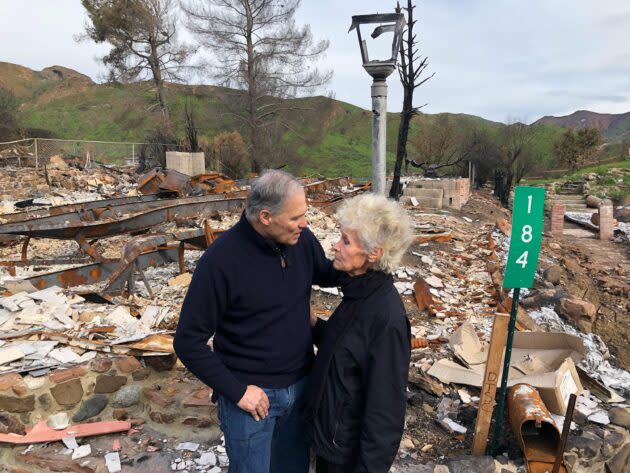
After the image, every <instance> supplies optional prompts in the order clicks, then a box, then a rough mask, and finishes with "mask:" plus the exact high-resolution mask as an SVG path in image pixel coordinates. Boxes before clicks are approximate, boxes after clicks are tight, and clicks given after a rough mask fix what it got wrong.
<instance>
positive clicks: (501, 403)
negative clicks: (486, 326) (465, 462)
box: [492, 287, 521, 455]
mask: <svg viewBox="0 0 630 473" xmlns="http://www.w3.org/2000/svg"><path fill="white" fill-rule="evenodd" d="M520 295H521V288H520V287H515V288H514V294H513V295H512V310H511V311H510V325H509V326H508V336H507V342H506V346H505V358H504V359H503V373H502V374H501V390H500V391H499V399H498V400H497V402H498V406H497V416H496V418H495V423H494V438H493V439H492V453H493V454H494V455H498V449H499V441H500V440H501V435H502V430H503V417H504V413H505V393H506V391H507V383H508V377H509V373H510V361H511V359H512V343H513V340H514V330H515V329H516V318H517V315H518V300H519V297H520Z"/></svg>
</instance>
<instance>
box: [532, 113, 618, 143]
mask: <svg viewBox="0 0 630 473" xmlns="http://www.w3.org/2000/svg"><path fill="white" fill-rule="evenodd" d="M532 125H553V126H558V127H560V128H597V129H598V130H599V131H600V132H601V133H602V135H603V136H604V138H606V141H620V140H627V139H630V112H626V113H620V114H613V113H597V112H590V111H588V110H578V111H577V112H573V113H572V114H570V115H565V116H562V117H554V116H545V117H542V118H541V119H539V120H537V121H535V122H534V123H532Z"/></svg>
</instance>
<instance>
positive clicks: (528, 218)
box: [488, 187, 545, 454]
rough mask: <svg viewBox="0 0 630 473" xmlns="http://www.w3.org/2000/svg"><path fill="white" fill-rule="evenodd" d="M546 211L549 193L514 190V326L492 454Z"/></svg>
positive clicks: (510, 280)
mask: <svg viewBox="0 0 630 473" xmlns="http://www.w3.org/2000/svg"><path fill="white" fill-rule="evenodd" d="M544 210H545V189H542V188H538V187H517V188H516V189H515V190H514V207H513V210H512V235H511V237H510V250H509V252H508V259H507V265H506V267H505V276H504V278H503V287H504V288H506V289H512V288H513V289H514V294H513V295H512V309H511V311H510V324H509V326H508V336H507V342H506V347H505V359H504V361H503V373H502V376H501V389H500V391H499V395H498V406H497V415H496V418H495V424H494V437H493V440H492V452H494V453H495V454H497V453H498V452H497V449H498V445H499V441H500V439H501V435H502V430H503V417H504V413H505V393H506V391H507V382H508V375H509V371H510V360H511V358H512V342H513V339H514V330H515V327H516V317H517V314H518V300H519V297H520V293H521V288H523V287H526V288H530V287H532V285H533V283H534V276H535V275H536V267H537V266H538V255H539V254H540V243H541V240H542V230H543V213H544ZM488 448H489V447H488ZM492 452H488V453H492Z"/></svg>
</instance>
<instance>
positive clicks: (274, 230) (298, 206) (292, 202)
mask: <svg viewBox="0 0 630 473" xmlns="http://www.w3.org/2000/svg"><path fill="white" fill-rule="evenodd" d="M306 210H307V206H306V196H305V195H304V192H303V191H301V190H300V191H296V192H293V193H292V194H291V195H289V196H288V197H287V200H286V201H285V203H284V207H283V208H282V210H280V211H279V212H277V213H275V214H272V213H269V212H264V211H263V212H261V219H260V220H261V222H262V223H263V224H264V225H265V230H266V233H267V235H266V236H267V238H270V239H271V240H273V241H275V242H276V243H281V244H284V245H295V244H296V243H297V242H298V239H299V238H300V233H302V230H304V229H305V228H306V227H307V226H308V222H307V221H306ZM263 214H265V215H263Z"/></svg>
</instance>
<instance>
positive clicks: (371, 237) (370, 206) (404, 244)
mask: <svg viewBox="0 0 630 473" xmlns="http://www.w3.org/2000/svg"><path fill="white" fill-rule="evenodd" d="M336 216H337V220H338V222H339V224H340V225H341V226H342V227H344V228H346V229H350V230H353V231H355V232H356V233H357V237H358V239H359V243H360V244H361V246H362V247H363V249H364V250H365V251H366V252H368V253H371V252H372V251H374V249H375V248H377V247H381V248H382V249H383V256H382V257H381V258H380V259H379V260H378V261H377V262H376V264H375V265H374V269H377V270H380V271H384V272H386V273H392V272H393V271H394V270H395V269H396V268H397V267H398V265H399V263H400V260H401V259H402V256H403V254H404V253H405V251H406V250H407V248H409V245H411V242H412V241H413V232H412V229H411V221H410V219H409V216H408V215H407V212H405V210H404V209H403V208H402V207H401V206H400V205H399V204H398V203H397V202H395V201H393V200H390V199H387V198H386V197H384V196H381V195H376V194H362V195H359V196H357V197H353V198H351V199H348V200H346V201H345V202H344V203H343V204H342V205H341V206H340V207H339V209H338V210H337V212H336Z"/></svg>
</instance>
